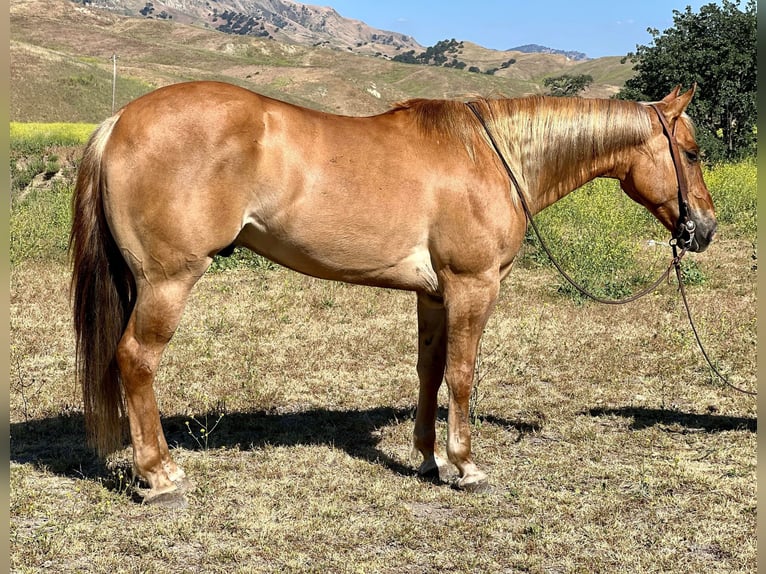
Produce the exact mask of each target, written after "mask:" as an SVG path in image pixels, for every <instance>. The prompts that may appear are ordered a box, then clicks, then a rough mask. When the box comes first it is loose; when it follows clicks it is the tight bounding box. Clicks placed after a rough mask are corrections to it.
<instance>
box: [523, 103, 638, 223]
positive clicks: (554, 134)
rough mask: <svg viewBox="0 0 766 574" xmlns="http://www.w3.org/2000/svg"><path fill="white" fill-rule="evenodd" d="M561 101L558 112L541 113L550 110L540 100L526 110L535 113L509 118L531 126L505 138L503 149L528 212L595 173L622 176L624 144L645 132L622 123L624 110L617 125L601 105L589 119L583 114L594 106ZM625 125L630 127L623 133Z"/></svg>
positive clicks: (625, 157) (627, 147)
mask: <svg viewBox="0 0 766 574" xmlns="http://www.w3.org/2000/svg"><path fill="white" fill-rule="evenodd" d="M549 105H551V106H555V105H560V104H559V103H558V102H554V103H551V104H549ZM566 105H567V106H568V109H567V110H566V113H564V114H562V115H561V117H558V116H555V115H554V116H551V115H546V114H551V111H550V110H549V109H545V108H544V104H543V106H541V108H542V109H541V108H537V109H536V110H534V111H532V112H527V113H536V114H540V116H535V117H534V118H533V117H531V116H526V119H525V118H524V117H523V116H521V119H520V120H518V121H514V122H512V123H516V124H517V125H521V126H532V129H530V128H529V127H526V128H525V129H522V131H521V134H524V133H526V136H525V135H520V136H516V137H517V138H518V139H516V141H514V142H509V144H508V145H509V147H508V149H509V153H510V156H511V157H515V158H518V159H517V160H516V161H517V162H519V163H518V164H517V168H518V169H519V170H520V172H521V174H522V177H523V182H522V185H525V186H526V187H527V189H526V190H524V191H525V192H526V197H527V199H528V200H529V201H528V203H529V204H530V208H531V209H532V211H533V212H534V213H537V212H539V211H541V210H542V209H544V208H546V207H548V206H549V205H551V204H552V203H555V202H556V201H558V200H559V199H561V198H562V197H564V196H566V195H567V194H568V193H570V192H571V191H573V190H575V189H577V188H579V187H581V186H582V185H584V184H586V183H587V182H589V181H591V180H593V179H595V178H597V177H611V178H617V179H623V178H624V177H625V175H626V170H627V166H628V165H629V163H630V157H631V156H630V150H631V149H635V147H634V146H636V145H642V142H643V141H644V139H643V138H645V136H644V135H641V134H640V133H639V132H638V130H633V126H629V127H628V128H627V129H626V128H625V124H626V123H628V121H626V119H625V117H626V114H625V113H624V112H625V110H623V116H622V118H621V120H622V125H621V127H619V128H617V127H615V125H613V122H611V121H609V120H608V119H606V118H608V117H609V116H608V114H606V113H604V112H603V110H600V111H599V114H598V116H597V117H594V118H593V121H589V119H588V114H589V113H594V112H593V109H592V108H590V109H589V108H588V105H589V104H588V103H586V102H583V103H582V104H580V102H576V101H575V102H567V104H566ZM578 105H582V109H579V108H578V107H576V106H578ZM590 105H591V106H592V105H593V104H590ZM522 113H524V112H522ZM553 113H554V114H555V111H554V112H553ZM629 119H630V118H629ZM615 123H616V122H615ZM626 131H630V132H631V133H629V134H628V135H627V136H626ZM511 137H512V138H513V137H514V136H511ZM514 148H515V149H514Z"/></svg>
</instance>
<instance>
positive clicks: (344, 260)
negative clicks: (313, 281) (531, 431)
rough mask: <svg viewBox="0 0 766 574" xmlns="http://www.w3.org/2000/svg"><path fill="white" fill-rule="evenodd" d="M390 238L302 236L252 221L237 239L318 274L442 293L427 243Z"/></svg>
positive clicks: (282, 262)
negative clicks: (264, 226)
mask: <svg viewBox="0 0 766 574" xmlns="http://www.w3.org/2000/svg"><path fill="white" fill-rule="evenodd" d="M388 239H389V241H388V242H386V241H385V240H384V241H381V240H380V238H378V239H377V240H376V241H374V240H372V238H370V237H369V236H366V235H364V234H343V233H339V234H335V235H332V236H330V235H323V236H322V237H321V238H314V239H313V240H304V239H303V238H301V237H300V236H291V235H289V234H288V235H287V236H285V235H283V234H282V233H280V232H278V231H274V230H267V229H264V228H263V227H262V226H260V225H257V224H255V223H253V222H250V223H249V224H246V225H245V226H244V228H243V229H242V232H241V233H240V235H239V237H237V241H236V243H237V244H238V245H242V246H244V247H247V248H248V249H251V250H252V251H254V252H256V253H258V254H259V255H262V256H264V257H266V258H268V259H270V260H272V261H274V262H275V263H279V264H280V265H283V266H284V267H288V268H290V269H293V270H295V271H299V272H300V273H304V274H306V275H311V276H313V277H318V278H320V279H331V280H335V281H345V282H347V283H357V284H360V285H371V286H376V287H388V288H394V289H407V290H412V291H422V292H427V293H430V294H433V295H436V294H438V279H437V275H436V272H435V271H434V267H433V264H432V261H431V254H430V252H429V250H428V247H427V246H426V245H425V244H417V243H416V244H413V245H403V244H401V243H399V242H397V241H396V239H394V238H388ZM386 243H388V245H387V246H386Z"/></svg>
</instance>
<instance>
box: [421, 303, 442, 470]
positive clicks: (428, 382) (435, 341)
mask: <svg viewBox="0 0 766 574" xmlns="http://www.w3.org/2000/svg"><path fill="white" fill-rule="evenodd" d="M446 355H447V337H446V312H445V309H444V304H443V303H442V301H441V300H436V299H433V298H432V297H429V296H428V295H425V294H422V293H419V294H418V379H419V380H420V392H419V394H418V410H417V414H416V416H415V432H414V437H413V445H414V447H415V449H417V450H418V451H420V454H421V455H422V456H423V463H422V464H421V465H420V468H419V469H418V474H420V475H421V476H424V477H429V478H436V479H439V478H445V477H444V476H442V475H443V471H444V470H445V467H446V466H447V464H446V461H444V460H442V459H441V458H440V457H439V456H438V454H437V447H436V411H437V395H438V392H439V387H440V386H441V384H442V380H443V379H444V365H445V361H446Z"/></svg>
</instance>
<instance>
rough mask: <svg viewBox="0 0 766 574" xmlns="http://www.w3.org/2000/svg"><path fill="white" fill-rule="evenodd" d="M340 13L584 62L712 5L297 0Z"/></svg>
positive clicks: (692, 0) (643, 40)
mask: <svg viewBox="0 0 766 574" xmlns="http://www.w3.org/2000/svg"><path fill="white" fill-rule="evenodd" d="M304 2H305V3H307V4H315V5H316V4H321V5H325V6H328V5H329V6H332V7H333V8H334V9H335V10H336V11H337V12H338V13H340V15H341V16H344V17H345V18H352V19H355V20H362V21H363V22H364V23H366V24H368V25H369V26H372V27H374V28H379V29H382V30H387V31H390V32H400V33H402V34H407V35H410V36H412V37H414V38H415V40H416V41H417V42H418V43H419V44H421V45H422V46H433V45H434V44H436V42H438V41H439V40H445V39H451V38H455V39H456V40H467V41H470V42H474V43H476V44H480V45H481V46H484V47H485V48H492V49H495V50H507V49H509V48H514V47H516V46H522V45H524V44H541V45H543V46H547V47H549V48H554V49H558V50H567V51H570V50H571V51H576V52H584V53H585V54H587V55H588V57H590V58H600V57H603V56H624V55H626V54H627V53H628V52H634V51H635V50H636V46H637V45H639V44H640V45H644V46H648V45H651V43H652V37H651V35H650V34H649V33H648V32H647V30H646V29H647V28H656V29H658V30H659V31H660V32H662V31H664V30H666V29H668V28H672V27H673V10H678V11H679V12H684V11H685V10H686V6H691V9H692V11H693V12H695V13H698V12H699V9H700V7H701V6H704V5H706V4H710V3H716V4H720V3H721V2H720V1H715V2H714V1H713V0H703V1H700V0H634V1H632V2H625V1H624V0H580V1H579V2H578V1H577V0H468V1H466V0H461V1H459V0H319V1H316V0H315V1H312V0H307V1H306V0H304Z"/></svg>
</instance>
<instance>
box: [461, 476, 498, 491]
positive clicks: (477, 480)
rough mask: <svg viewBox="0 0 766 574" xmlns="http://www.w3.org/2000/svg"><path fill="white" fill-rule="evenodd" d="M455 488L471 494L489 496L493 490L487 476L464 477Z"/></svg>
mask: <svg viewBox="0 0 766 574" xmlns="http://www.w3.org/2000/svg"><path fill="white" fill-rule="evenodd" d="M455 488H457V489H458V490H462V491H464V492H470V493H471V494H489V493H491V492H492V490H493V489H492V486H491V485H490V484H489V479H488V478H487V477H486V476H485V475H481V476H467V477H463V478H461V479H460V480H458V481H457V482H456V483H455Z"/></svg>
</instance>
